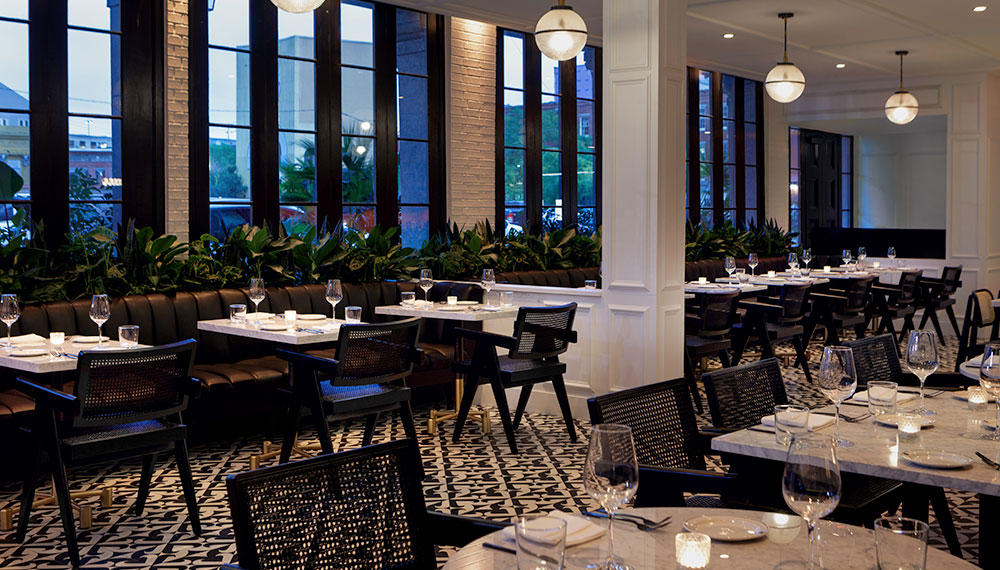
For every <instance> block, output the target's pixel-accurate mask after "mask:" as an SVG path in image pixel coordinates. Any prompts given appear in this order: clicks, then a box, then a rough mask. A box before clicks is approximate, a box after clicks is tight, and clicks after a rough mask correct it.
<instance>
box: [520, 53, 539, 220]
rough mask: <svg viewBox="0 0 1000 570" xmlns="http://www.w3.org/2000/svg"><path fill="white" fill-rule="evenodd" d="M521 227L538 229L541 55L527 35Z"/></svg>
mask: <svg viewBox="0 0 1000 570" xmlns="http://www.w3.org/2000/svg"><path fill="white" fill-rule="evenodd" d="M524 59H525V62H524V126H525V133H524V143H525V147H526V148H527V151H526V152H525V157H524V171H525V172H524V207H525V212H524V214H525V215H524V219H525V226H526V227H525V228H524V230H525V231H527V232H528V233H532V234H540V233H541V232H542V54H541V52H540V51H539V50H538V46H536V45H535V42H534V40H533V39H532V37H531V36H525V40H524Z"/></svg>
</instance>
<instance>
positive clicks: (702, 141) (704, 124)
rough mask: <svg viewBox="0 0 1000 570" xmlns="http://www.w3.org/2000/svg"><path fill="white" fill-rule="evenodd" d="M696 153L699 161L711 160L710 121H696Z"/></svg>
mask: <svg viewBox="0 0 1000 570" xmlns="http://www.w3.org/2000/svg"><path fill="white" fill-rule="evenodd" d="M698 151H699V155H700V157H701V160H712V120H711V119H698Z"/></svg>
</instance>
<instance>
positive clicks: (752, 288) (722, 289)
mask: <svg viewBox="0 0 1000 570" xmlns="http://www.w3.org/2000/svg"><path fill="white" fill-rule="evenodd" d="M720 279H725V278H724V277H723V278H720ZM736 290H739V292H740V295H746V294H748V293H760V292H762V291H767V287H765V286H763V285H751V284H750V283H747V284H745V285H744V284H739V283H728V282H719V283H705V284H701V283H698V282H696V281H692V282H690V283H685V284H684V292H685V293H727V292H730V291H736Z"/></svg>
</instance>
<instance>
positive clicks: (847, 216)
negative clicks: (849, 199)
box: [840, 212, 851, 228]
mask: <svg viewBox="0 0 1000 570" xmlns="http://www.w3.org/2000/svg"><path fill="white" fill-rule="evenodd" d="M840 227H842V228H849V227H851V213H850V212H841V213H840Z"/></svg>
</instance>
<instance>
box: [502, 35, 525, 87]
mask: <svg viewBox="0 0 1000 570" xmlns="http://www.w3.org/2000/svg"><path fill="white" fill-rule="evenodd" d="M503 86H504V87H511V88H514V89H524V36H523V35H521V34H514V33H512V32H504V34H503Z"/></svg>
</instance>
